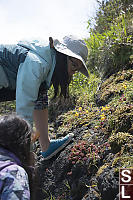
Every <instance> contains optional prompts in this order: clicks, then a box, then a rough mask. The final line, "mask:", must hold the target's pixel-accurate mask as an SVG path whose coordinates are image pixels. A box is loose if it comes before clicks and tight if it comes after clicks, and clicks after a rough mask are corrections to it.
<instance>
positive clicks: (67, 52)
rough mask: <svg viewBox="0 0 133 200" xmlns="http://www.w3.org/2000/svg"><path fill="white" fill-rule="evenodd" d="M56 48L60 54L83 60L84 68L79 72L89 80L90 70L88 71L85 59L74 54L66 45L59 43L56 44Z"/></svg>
mask: <svg viewBox="0 0 133 200" xmlns="http://www.w3.org/2000/svg"><path fill="white" fill-rule="evenodd" d="M56 42H57V41H56ZM54 47H55V49H56V50H57V51H59V52H60V53H63V54H65V55H67V56H71V57H74V58H77V59H79V60H81V61H82V63H83V65H82V66H83V67H82V68H81V69H80V70H79V71H80V72H81V73H82V74H84V75H85V76H86V77H87V78H88V77H89V73H88V69H87V66H86V64H85V61H84V60H83V58H82V57H81V56H80V55H77V54H76V53H73V52H72V51H71V50H70V49H68V48H67V47H66V46H65V44H63V43H60V42H59V41H58V42H57V43H54Z"/></svg>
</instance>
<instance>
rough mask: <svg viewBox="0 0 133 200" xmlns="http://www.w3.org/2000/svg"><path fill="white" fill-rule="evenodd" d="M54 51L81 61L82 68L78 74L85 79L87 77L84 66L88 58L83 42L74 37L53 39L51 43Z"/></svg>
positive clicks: (86, 70)
mask: <svg viewBox="0 0 133 200" xmlns="http://www.w3.org/2000/svg"><path fill="white" fill-rule="evenodd" d="M53 45H54V47H55V49H56V50H57V51H59V52H61V53H63V54H65V55H68V56H71V57H74V58H77V59H79V60H81V61H82V63H83V65H82V66H83V67H82V68H81V69H80V72H81V73H82V74H84V75H85V76H86V77H89V73H88V69H87V66H86V64H85V62H86V61H87V56H88V49H87V46H86V44H85V42H84V41H83V40H81V39H79V38H77V37H76V36H73V35H69V36H65V37H64V38H63V39H62V40H60V41H59V40H58V39H55V40H54V41H53Z"/></svg>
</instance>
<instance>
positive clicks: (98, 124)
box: [0, 69, 133, 200]
mask: <svg viewBox="0 0 133 200" xmlns="http://www.w3.org/2000/svg"><path fill="white" fill-rule="evenodd" d="M73 102H74V101H73ZM65 105H66V106H65ZM65 105H64V103H63V102H62V103H61V102H60V103H59V102H58V103H57V102H53V103H52V104H50V121H49V133H50V136H51V138H60V137H62V136H65V135H66V134H68V133H70V132H73V133H74V138H73V141H72V142H71V143H70V144H69V145H68V146H67V147H66V148H65V149H64V150H63V151H61V152H60V153H58V155H56V156H55V157H54V158H52V159H51V160H49V161H44V160H43V157H42V156H41V155H40V146H39V143H38V141H36V143H35V152H36V154H37V168H38V177H39V180H40V182H39V186H38V191H37V199H38V200H107V199H108V200H117V199H119V197H118V193H119V168H120V167H121V168H122V167H123V168H130V167H133V148H132V147H133V70H132V69H129V70H123V71H120V72H118V73H116V74H113V75H112V76H110V77H109V78H108V79H106V80H105V81H104V82H103V83H102V84H101V85H100V87H99V90H98V91H97V94H96V95H95V100H94V102H89V103H88V105H87V104H83V105H82V106H79V105H78V106H75V105H74V103H73V104H72V103H71V102H69V103H68V104H67V103H65ZM5 106H6V107H5ZM13 106H14V104H12V103H11V104H5V103H3V104H2V105H1V107H0V109H1V113H4V112H5V110H8V109H9V110H10V109H14V107H13ZM64 106H65V108H64ZM12 107H13V108H12ZM53 108H54V109H53ZM54 110H56V111H57V112H56V115H55V114H54V113H55V112H54Z"/></svg>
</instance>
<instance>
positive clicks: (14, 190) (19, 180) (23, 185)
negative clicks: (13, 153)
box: [0, 165, 30, 200]
mask: <svg viewBox="0 0 133 200" xmlns="http://www.w3.org/2000/svg"><path fill="white" fill-rule="evenodd" d="M1 180H2V181H3V189H2V191H1V195H0V197H1V198H0V199H1V200H5V199H10V200H20V199H23V200H30V189H29V180H28V175H27V173H26V171H25V170H24V169H23V168H22V167H20V166H18V165H11V166H9V167H6V168H5V169H4V170H3V171H2V173H1Z"/></svg>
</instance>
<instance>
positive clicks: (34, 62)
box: [16, 52, 49, 125]
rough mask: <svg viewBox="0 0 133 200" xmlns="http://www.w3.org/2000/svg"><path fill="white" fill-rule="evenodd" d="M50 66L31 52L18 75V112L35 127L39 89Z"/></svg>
mask: <svg viewBox="0 0 133 200" xmlns="http://www.w3.org/2000/svg"><path fill="white" fill-rule="evenodd" d="M48 70H49V65H48V63H47V62H45V61H44V60H43V59H41V58H38V57H37V56H36V55H35V54H32V53H31V52H29V53H28V55H27V57H26V59H25V61H24V63H23V64H21V65H20V67H19V70H18V74H17V86H16V112H17V114H18V115H20V116H22V117H24V118H25V119H26V120H28V121H29V122H30V123H31V125H33V124H32V123H33V112H34V106H35V101H36V100H37V98H38V92H39V87H40V85H41V83H42V82H43V80H44V79H45V78H46V76H47V73H48Z"/></svg>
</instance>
